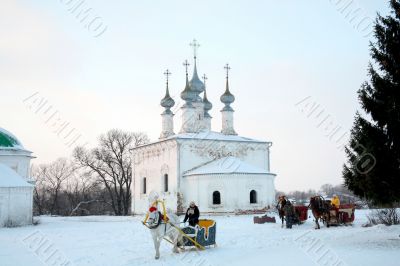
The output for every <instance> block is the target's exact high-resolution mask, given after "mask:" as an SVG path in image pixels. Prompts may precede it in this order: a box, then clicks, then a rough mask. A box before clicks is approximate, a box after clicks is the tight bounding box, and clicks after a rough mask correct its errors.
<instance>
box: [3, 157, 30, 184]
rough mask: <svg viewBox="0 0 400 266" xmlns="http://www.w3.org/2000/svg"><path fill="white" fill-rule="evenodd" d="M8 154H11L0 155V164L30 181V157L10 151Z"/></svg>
mask: <svg viewBox="0 0 400 266" xmlns="http://www.w3.org/2000/svg"><path fill="white" fill-rule="evenodd" d="M9 153H11V154H7V155H6V154H0V163H2V164H5V165H7V166H8V167H10V168H11V169H13V170H14V171H16V172H17V173H18V174H19V175H20V176H22V177H23V178H25V179H27V180H28V179H30V162H31V157H30V156H26V155H22V154H21V155H19V154H18V153H16V152H11V151H10V152H9ZM12 153H14V154H12Z"/></svg>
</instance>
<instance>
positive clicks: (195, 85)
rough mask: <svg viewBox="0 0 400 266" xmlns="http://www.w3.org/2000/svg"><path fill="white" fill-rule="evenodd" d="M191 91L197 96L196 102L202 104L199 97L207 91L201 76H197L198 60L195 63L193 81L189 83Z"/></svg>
mask: <svg viewBox="0 0 400 266" xmlns="http://www.w3.org/2000/svg"><path fill="white" fill-rule="evenodd" d="M189 86H190V90H191V91H193V93H194V94H195V95H196V99H195V101H197V102H201V98H200V96H199V94H200V93H202V92H203V91H204V90H205V85H204V83H203V81H201V80H200V78H199V75H198V74H197V63H196V59H195V61H194V70H193V76H192V79H191V80H190V82H189Z"/></svg>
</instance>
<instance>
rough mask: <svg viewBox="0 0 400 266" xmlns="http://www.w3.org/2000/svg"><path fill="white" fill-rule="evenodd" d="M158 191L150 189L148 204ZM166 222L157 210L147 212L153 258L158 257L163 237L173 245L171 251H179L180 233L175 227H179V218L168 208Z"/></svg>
mask: <svg viewBox="0 0 400 266" xmlns="http://www.w3.org/2000/svg"><path fill="white" fill-rule="evenodd" d="M158 198H159V196H158V193H156V192H154V191H152V192H151V193H150V195H149V203H150V206H151V204H152V202H155V201H156V200H158ZM166 214H167V217H168V222H167V223H165V221H163V219H162V217H161V213H160V212H159V211H154V212H151V213H150V214H149V218H148V227H149V228H150V232H151V236H152V237H153V242H154V248H155V250H156V256H155V259H156V260H158V259H159V258H160V244H161V241H162V240H163V239H164V238H168V239H169V240H170V241H171V242H172V243H173V245H174V247H173V249H172V251H173V252H174V253H179V248H178V244H179V243H182V242H183V241H182V234H181V233H180V232H179V231H178V230H177V229H176V227H178V228H179V224H180V220H179V217H178V216H177V215H175V214H174V213H173V212H172V211H171V210H170V209H167V210H166Z"/></svg>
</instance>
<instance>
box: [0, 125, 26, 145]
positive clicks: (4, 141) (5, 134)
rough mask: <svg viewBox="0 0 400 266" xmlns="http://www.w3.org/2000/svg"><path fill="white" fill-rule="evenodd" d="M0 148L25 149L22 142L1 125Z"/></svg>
mask: <svg viewBox="0 0 400 266" xmlns="http://www.w3.org/2000/svg"><path fill="white" fill-rule="evenodd" d="M0 149H18V150H20V149H21V150H23V149H24V147H23V146H22V144H21V142H20V141H19V140H18V139H17V137H15V136H14V135H13V134H11V133H10V132H9V131H7V130H5V129H4V128H1V127H0Z"/></svg>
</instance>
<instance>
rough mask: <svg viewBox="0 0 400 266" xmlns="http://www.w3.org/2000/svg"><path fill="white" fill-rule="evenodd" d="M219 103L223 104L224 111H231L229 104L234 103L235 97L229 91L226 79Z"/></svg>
mask: <svg viewBox="0 0 400 266" xmlns="http://www.w3.org/2000/svg"><path fill="white" fill-rule="evenodd" d="M220 99H221V102H222V103H223V104H225V107H224V111H230V110H232V108H231V106H230V105H231V104H232V103H233V102H234V101H235V96H234V95H233V94H232V93H231V92H230V91H229V82H228V79H226V90H225V93H224V94H222V96H221V98H220Z"/></svg>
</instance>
